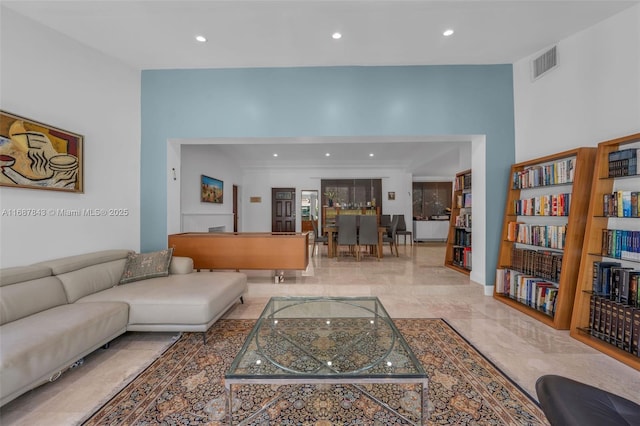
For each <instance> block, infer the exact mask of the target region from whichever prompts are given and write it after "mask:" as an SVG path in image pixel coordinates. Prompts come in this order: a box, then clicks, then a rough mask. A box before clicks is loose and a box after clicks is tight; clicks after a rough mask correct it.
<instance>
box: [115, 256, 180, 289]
mask: <svg viewBox="0 0 640 426" xmlns="http://www.w3.org/2000/svg"><path fill="white" fill-rule="evenodd" d="M172 255H173V248H169V249H165V250H160V251H154V252H151V253H130V254H129V256H127V263H126V264H125V265H124V271H123V272H122V277H121V278H120V284H127V283H130V282H133V281H140V280H146V279H148V278H155V277H166V276H167V275H169V264H170V263H171V256H172Z"/></svg>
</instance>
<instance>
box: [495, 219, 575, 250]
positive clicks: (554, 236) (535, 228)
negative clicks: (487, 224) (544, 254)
mask: <svg viewBox="0 0 640 426" xmlns="http://www.w3.org/2000/svg"><path fill="white" fill-rule="evenodd" d="M566 236H567V225H532V224H529V223H522V222H509V223H508V224H507V240H508V241H512V242H516V243H521V244H529V245H533V246H538V247H546V248H553V249H558V250H562V249H564V245H565V242H566Z"/></svg>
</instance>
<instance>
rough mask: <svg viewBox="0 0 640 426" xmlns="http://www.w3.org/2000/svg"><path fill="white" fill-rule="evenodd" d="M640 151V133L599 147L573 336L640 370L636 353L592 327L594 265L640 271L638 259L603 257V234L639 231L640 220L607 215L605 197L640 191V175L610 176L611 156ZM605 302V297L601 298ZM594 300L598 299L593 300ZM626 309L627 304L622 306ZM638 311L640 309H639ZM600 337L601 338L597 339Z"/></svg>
mask: <svg viewBox="0 0 640 426" xmlns="http://www.w3.org/2000/svg"><path fill="white" fill-rule="evenodd" d="M637 148H640V133H636V134H633V135H629V136H625V137H622V138H618V139H614V140H610V141H605V142H601V143H600V144H598V148H597V155H596V162H595V173H594V176H593V183H592V192H591V202H590V204H589V209H588V213H587V223H586V229H585V236H584V245H583V250H582V258H581V268H580V272H579V274H578V282H577V291H576V295H575V301H574V308H573V316H572V319H571V328H570V335H571V336H572V337H574V338H576V339H578V340H579V341H581V342H583V343H586V344H587V345H589V346H591V347H593V348H595V349H597V350H599V351H601V352H603V353H605V354H606V355H609V356H611V357H613V358H615V359H617V360H619V361H621V362H623V363H625V364H627V365H628V366H630V367H632V368H635V369H636V370H640V358H639V357H638V355H636V354H632V353H630V352H629V351H627V350H625V349H623V348H620V347H618V346H617V343H618V342H616V341H612V342H609V341H605V340H603V339H604V338H605V337H604V335H603V334H599V333H598V332H597V331H593V332H592V329H591V326H592V325H593V324H592V323H591V318H590V314H591V309H592V308H591V300H592V295H593V294H594V293H593V281H594V280H593V264H594V262H597V261H615V262H620V263H621V265H622V266H627V267H631V268H633V269H634V270H638V269H640V262H639V261H638V260H635V261H633V260H629V258H628V257H625V256H623V257H625V258H624V259H621V258H619V257H617V256H616V255H612V256H611V257H609V256H603V255H602V253H603V251H602V249H603V234H602V231H603V230H605V229H616V230H630V231H639V230H640V217H610V216H606V215H605V212H604V196H605V194H612V193H613V192H614V191H640V175H638V174H634V175H630V176H620V177H609V154H610V153H613V152H616V151H621V150H626V149H637ZM600 299H602V296H601V297H600ZM594 300H595V298H594ZM622 305H624V306H625V307H626V306H627V305H628V304H627V303H623V304H622ZM635 310H636V311H638V310H640V307H639V306H636V307H635ZM597 336H600V338H599V337H597Z"/></svg>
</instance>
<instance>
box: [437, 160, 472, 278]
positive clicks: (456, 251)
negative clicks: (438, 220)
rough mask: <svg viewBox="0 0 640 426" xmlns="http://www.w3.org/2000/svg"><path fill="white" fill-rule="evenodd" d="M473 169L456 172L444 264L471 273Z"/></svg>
mask: <svg viewBox="0 0 640 426" xmlns="http://www.w3.org/2000/svg"><path fill="white" fill-rule="evenodd" d="M471 227H472V224H471V170H465V171H463V172H460V173H457V174H456V179H455V181H454V185H453V199H452V201H451V219H450V222H449V233H448V235H447V248H446V251H445V257H444V265H445V266H446V267H448V268H451V269H454V270H456V271H458V272H462V273H464V274H467V275H469V274H470V272H471V267H472V261H471V258H472V254H471V235H472V233H471Z"/></svg>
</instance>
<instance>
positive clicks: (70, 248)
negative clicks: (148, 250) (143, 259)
mask: <svg viewBox="0 0 640 426" xmlns="http://www.w3.org/2000/svg"><path fill="white" fill-rule="evenodd" d="M0 19H1V21H0V22H1V25H0V31H1V33H0V34H1V38H0V40H1V46H0V47H1V56H0V60H1V62H0V87H1V88H2V90H1V91H0V106H1V108H2V109H3V110H5V111H7V112H10V113H13V114H16V115H20V116H24V117H26V118H29V119H32V120H35V121H39V122H42V123H45V124H49V125H51V126H54V127H58V128H62V129H65V130H68V131H71V132H74V133H79V134H81V135H83V136H84V193H83V194H78V193H68V192H60V191H46V190H37V189H23V188H12V187H1V188H0V210H1V211H2V212H3V214H2V216H0V235H2V238H1V240H0V267H10V266H19V265H25V264H30V263H33V262H38V261H42V260H47V259H52V258H56V257H60V256H67V255H73V254H80V253H86V252H90V251H96V250H102V249H112V248H127V249H132V250H138V249H139V247H140V184H139V182H140V74H139V72H138V71H135V70H133V69H131V68H128V67H127V66H124V65H123V64H121V63H119V62H117V61H115V60H113V59H111V58H109V57H106V56H104V55H102V54H101V53H99V52H97V51H95V50H93V49H90V48H88V47H86V46H84V45H82V44H80V43H78V42H77V41H74V40H71V39H69V38H67V37H66V36H63V35H61V34H59V33H57V32H54V31H52V30H50V29H48V28H46V27H44V26H42V25H40V24H38V23H36V22H34V21H32V20H29V19H27V18H24V17H23V16H21V15H19V14H16V13H14V12H12V11H10V10H7V9H6V8H3V9H2V13H1V14H0ZM15 209H45V210H49V209H54V210H56V209H72V210H74V209H126V210H127V212H128V213H127V214H126V216H98V217H95V216H84V217H82V216H81V217H61V216H57V215H55V214H54V215H47V216H44V217H43V216H26V217H24V216H23V217H16V216H12V215H11V212H13V211H15Z"/></svg>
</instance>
